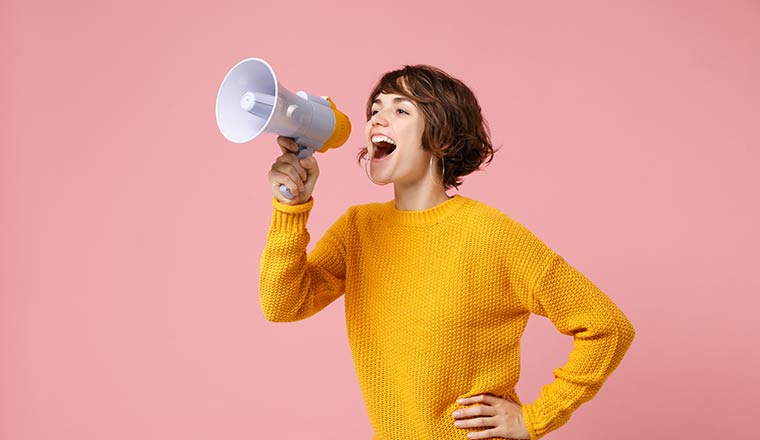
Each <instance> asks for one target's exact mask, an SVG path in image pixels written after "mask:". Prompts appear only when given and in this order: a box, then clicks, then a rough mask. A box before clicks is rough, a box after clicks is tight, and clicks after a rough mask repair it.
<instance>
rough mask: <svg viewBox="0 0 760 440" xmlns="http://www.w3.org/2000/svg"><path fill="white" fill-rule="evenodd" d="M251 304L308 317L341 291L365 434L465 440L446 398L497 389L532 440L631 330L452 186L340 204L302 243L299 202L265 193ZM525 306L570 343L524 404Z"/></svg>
mask: <svg viewBox="0 0 760 440" xmlns="http://www.w3.org/2000/svg"><path fill="white" fill-rule="evenodd" d="M272 203H273V206H274V212H273V216H272V223H271V227H270V229H269V234H268V237H267V244H266V247H265V249H264V251H263V253H262V256H261V273H260V275H261V277H260V301H261V307H262V309H263V312H264V315H265V316H266V318H267V319H269V320H271V321H295V320H300V319H304V318H306V317H308V316H311V315H313V314H314V313H317V312H318V311H319V310H321V309H323V308H324V307H325V306H327V305H328V304H330V303H331V302H332V301H334V300H335V299H336V298H338V297H339V296H340V295H344V294H345V313H346V326H347V330H348V340H349V344H350V346H351V350H352V356H353V360H354V364H355V368H356V372H357V375H358V379H359V384H360V386H361V389H362V393H363V396H364V400H365V403H366V407H367V412H368V416H369V419H370V423H371V425H372V427H373V429H374V431H375V438H376V439H377V440H401V439H403V440H406V439H417V440H428V439H429V440H433V439H435V440H446V439H465V438H466V433H467V432H469V431H472V429H459V428H456V427H454V424H453V421H454V419H453V418H452V416H451V413H452V412H453V411H454V410H456V409H459V408H461V407H462V406H461V405H459V404H457V403H456V401H457V399H458V398H461V397H466V396H472V395H475V394H481V393H491V394H494V395H496V396H500V397H502V398H503V397H505V396H509V397H510V398H511V399H513V400H514V401H515V402H517V403H518V404H520V405H522V411H523V415H524V417H525V421H526V424H527V426H528V429H529V431H530V436H531V439H538V438H541V437H542V436H544V435H545V434H547V433H549V432H551V431H553V430H555V429H557V428H558V427H560V426H562V425H563V424H564V423H565V422H567V420H568V419H569V418H570V415H571V413H572V412H573V411H574V410H575V409H576V408H578V406H580V405H581V404H582V403H583V402H585V401H587V400H589V399H591V398H592V397H593V396H594V395H595V394H596V393H597V391H598V390H599V388H600V387H601V386H602V384H603V383H604V381H605V380H606V379H607V377H608V376H609V375H610V374H611V373H612V371H613V370H614V369H615V368H616V367H617V365H618V364H619V363H620V361H621V360H622V358H623V355H624V354H625V352H626V350H627V349H628V347H629V346H630V344H631V342H632V341H633V338H634V329H633V326H632V325H631V323H630V322H629V320H628V319H627V318H626V316H625V315H624V314H623V313H622V312H621V311H620V310H619V309H618V307H616V306H615V304H614V303H613V302H612V301H611V300H610V299H609V298H608V297H607V296H606V295H605V294H604V293H603V292H602V291H601V290H599V289H598V288H597V287H596V286H595V285H594V284H593V283H592V282H591V281H589V280H588V279H587V278H586V277H585V276H584V275H583V274H581V273H580V272H579V271H578V270H576V269H574V268H573V267H572V266H571V265H569V264H568V263H567V262H566V261H565V260H564V259H563V257H562V256H560V255H558V254H556V253H555V252H553V251H552V250H551V249H550V248H549V247H548V246H547V245H545V244H544V243H543V242H542V241H541V240H540V239H538V238H537V237H536V236H535V235H534V234H533V233H531V232H530V231H529V230H528V229H526V228H525V227H524V226H522V225H521V224H519V223H518V222H516V221H515V220H513V219H512V218H510V217H509V216H507V215H505V214H503V213H502V212H500V211H499V210H497V209H495V208H492V207H489V206H487V205H485V204H483V203H481V202H478V201H475V200H472V199H469V198H466V197H463V196H460V195H455V196H454V197H453V198H451V199H449V200H447V201H445V202H443V203H441V204H439V205H437V206H435V207H433V208H430V209H426V210H423V211H400V210H398V209H396V207H395V203H394V201H389V202H386V203H370V204H366V205H359V206H352V207H350V208H349V209H348V210H347V211H346V212H345V213H344V214H343V215H342V216H341V217H340V218H339V219H338V220H337V221H336V222H335V223H334V224H333V225H332V226H330V228H329V229H328V230H327V231H326V233H325V235H324V236H323V237H322V238H321V239H320V240H318V241H317V243H316V244H315V247H314V249H313V250H312V251H311V252H308V253H307V252H306V247H307V245H308V243H309V240H310V236H309V233H308V231H307V229H306V223H307V220H308V216H309V212H310V211H311V208H312V207H313V204H314V199H313V198H311V199H310V200H309V201H308V202H306V203H304V204H301V205H295V206H290V205H285V204H281V203H279V202H278V201H277V200H276V199H273V201H272ZM531 313H535V314H538V315H541V316H545V317H548V318H549V319H550V320H551V321H552V322H553V323H554V325H555V326H556V327H557V329H558V330H559V331H560V332H561V333H563V334H565V335H569V336H572V337H573V338H574V348H573V350H572V352H571V354H570V357H569V360H568V362H567V363H566V364H565V365H564V366H562V367H560V368H557V369H555V370H554V376H555V380H554V381H553V382H552V383H551V384H548V385H546V386H544V387H543V388H542V390H541V394H540V396H539V397H538V398H537V399H536V400H535V401H534V402H532V403H530V404H522V403H521V402H520V399H519V397H518V396H517V394H516V393H515V385H516V384H517V381H518V378H519V376H520V337H521V335H522V334H523V331H524V329H525V326H526V324H527V322H528V317H529V316H530V314H531Z"/></svg>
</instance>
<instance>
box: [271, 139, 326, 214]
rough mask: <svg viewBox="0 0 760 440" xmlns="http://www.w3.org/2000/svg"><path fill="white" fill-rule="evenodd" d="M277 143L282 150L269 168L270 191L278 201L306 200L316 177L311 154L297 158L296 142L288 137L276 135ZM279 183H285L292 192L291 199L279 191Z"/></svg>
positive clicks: (299, 201) (316, 171)
mask: <svg viewBox="0 0 760 440" xmlns="http://www.w3.org/2000/svg"><path fill="white" fill-rule="evenodd" d="M277 145H278V146H279V147H280V150H281V151H282V155H281V156H279V157H278V158H277V159H276V161H275V163H274V164H272V167H271V169H270V170H269V175H268V179H269V183H270V185H272V192H273V194H274V196H275V198H277V200H279V201H280V202H283V203H287V204H299V203H304V202H306V201H307V200H308V199H309V197H310V196H311V193H312V191H313V190H314V186H315V185H316V180H317V177H318V176H319V166H318V165H317V159H316V158H314V157H313V156H310V157H306V158H304V159H301V160H299V159H298V157H297V156H296V154H295V153H297V152H298V144H296V142H295V141H294V140H293V139H291V138H288V137H285V136H278V137H277ZM280 185H285V186H286V187H288V189H289V190H290V193H291V194H293V196H294V197H293V198H292V199H287V198H286V197H285V196H283V195H282V193H280V189H279V188H280Z"/></svg>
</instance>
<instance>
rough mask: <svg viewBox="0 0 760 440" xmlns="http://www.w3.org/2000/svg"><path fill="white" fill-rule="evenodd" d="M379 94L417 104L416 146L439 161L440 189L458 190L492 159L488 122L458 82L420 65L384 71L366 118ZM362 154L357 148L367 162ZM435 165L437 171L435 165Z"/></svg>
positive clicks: (470, 93) (492, 152) (362, 151)
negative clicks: (419, 138)
mask: <svg viewBox="0 0 760 440" xmlns="http://www.w3.org/2000/svg"><path fill="white" fill-rule="evenodd" d="M381 93H393V94H397V95H401V96H404V97H406V98H408V99H411V100H412V101H413V102H414V103H415V104H416V105H417V108H418V109H419V110H420V112H421V113H422V115H423V117H424V118H425V128H424V131H423V133H422V149H423V150H425V151H429V152H430V153H431V154H432V155H433V156H435V157H437V158H439V159H443V160H444V161H445V164H444V171H445V174H444V176H443V185H444V188H445V189H447V190H448V189H449V188H451V187H454V188H457V190H458V189H459V188H458V187H459V185H461V184H462V179H461V177H462V176H466V175H468V174H470V173H472V172H473V171H476V170H479V169H481V165H483V164H485V165H488V164H489V163H490V162H491V160H492V159H493V155H494V148H493V145H492V144H491V133H490V130H489V128H488V122H487V121H486V120H485V118H483V115H482V113H481V108H480V104H478V100H477V99H476V98H475V94H474V93H473V92H472V90H470V88H469V87H467V86H466V85H465V84H464V83H463V82H462V81H460V80H458V79H456V78H454V77H452V76H451V75H449V74H447V73H446V72H444V71H443V70H441V69H438V68H436V67H433V66H429V65H424V64H418V65H414V66H410V65H407V66H404V67H403V68H401V69H398V70H394V71H391V72H388V73H386V74H384V75H383V76H382V77H381V78H380V80H379V81H378V82H377V84H376V85H375V87H374V89H373V90H372V93H370V95H369V99H368V100H367V109H366V116H367V121H369V120H370V118H371V117H372V114H371V113H372V102H373V101H374V100H375V98H377V96H378V95H379V94H381ZM496 151H498V150H496ZM367 154H368V151H367V148H366V147H364V148H362V149H361V150H360V151H359V153H358V155H357V162H358V163H359V164H360V165H361V161H362V159H364V160H367ZM439 163H440V161H439ZM438 168H439V169H438V170H437V172H438V173H439V174H440V172H441V170H440V166H439V167H438Z"/></svg>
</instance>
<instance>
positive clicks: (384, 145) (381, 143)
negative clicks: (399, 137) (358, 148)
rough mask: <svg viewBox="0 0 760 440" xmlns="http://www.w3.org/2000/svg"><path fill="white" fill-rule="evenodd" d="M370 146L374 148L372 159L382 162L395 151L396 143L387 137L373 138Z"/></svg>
mask: <svg viewBox="0 0 760 440" xmlns="http://www.w3.org/2000/svg"><path fill="white" fill-rule="evenodd" d="M372 146H374V147H375V148H374V155H373V156H372V159H378V160H382V159H385V158H386V157H388V156H390V155H391V153H393V152H394V151H396V142H395V141H394V140H393V139H391V138H389V137H388V136H373V137H372Z"/></svg>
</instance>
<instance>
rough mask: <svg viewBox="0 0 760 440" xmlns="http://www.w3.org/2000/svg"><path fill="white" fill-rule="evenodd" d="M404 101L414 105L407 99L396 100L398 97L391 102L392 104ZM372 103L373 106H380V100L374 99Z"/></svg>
mask: <svg viewBox="0 0 760 440" xmlns="http://www.w3.org/2000/svg"><path fill="white" fill-rule="evenodd" d="M404 101H406V102H408V103H410V104H412V105H414V103H413V102H412V100H411V99H409V98H398V97H397V98H393V102H394V103H396V102H404ZM372 103H373V104H382V102H381V101H380V98H375V99H374V101H372Z"/></svg>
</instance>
